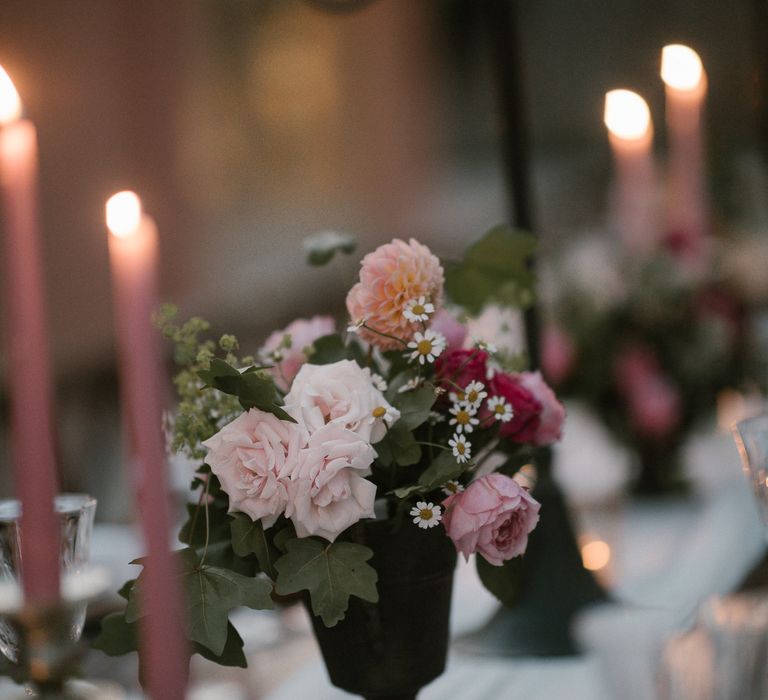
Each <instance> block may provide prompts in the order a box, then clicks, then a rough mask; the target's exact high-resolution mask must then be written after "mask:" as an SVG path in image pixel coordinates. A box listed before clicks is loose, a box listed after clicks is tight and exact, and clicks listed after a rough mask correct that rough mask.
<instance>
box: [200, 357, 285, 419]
mask: <svg viewBox="0 0 768 700" xmlns="http://www.w3.org/2000/svg"><path fill="white" fill-rule="evenodd" d="M258 370H259V368H258V367H249V368H248V369H247V370H246V371H245V372H239V371H238V370H237V369H235V368H234V367H232V365H230V364H229V363H227V362H225V361H224V360H220V359H218V358H214V359H213V360H211V362H210V363H209V365H208V369H202V370H199V371H198V372H197V376H198V377H200V379H202V380H203V382H205V385H206V386H209V387H211V388H212V389H218V390H219V391H221V392H223V393H225V394H230V395H232V396H236V397H237V398H238V400H239V401H240V405H241V407H242V409H243V410H244V411H248V410H250V409H251V408H258V409H259V410H261V411H265V412H267V413H272V414H274V415H275V416H277V417H278V418H279V419H280V420H286V421H290V422H291V423H295V422H296V421H295V419H293V418H291V416H289V415H288V414H287V413H286V412H285V410H284V409H283V408H281V405H282V400H281V399H280V397H279V396H278V395H277V392H276V389H275V383H274V381H273V380H272V378H271V377H269V376H267V375H265V374H262V373H261V372H259V371H258Z"/></svg>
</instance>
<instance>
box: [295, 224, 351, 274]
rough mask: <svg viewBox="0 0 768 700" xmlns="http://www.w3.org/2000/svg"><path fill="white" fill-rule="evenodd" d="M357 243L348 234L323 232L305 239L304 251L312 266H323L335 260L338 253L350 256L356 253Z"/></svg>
mask: <svg viewBox="0 0 768 700" xmlns="http://www.w3.org/2000/svg"><path fill="white" fill-rule="evenodd" d="M356 247H357V241H356V240H355V237H354V236H352V235H350V234H348V233H340V232H338V231H321V232H320V233H315V234H312V235H311V236H307V237H306V238H305V239H304V251H305V253H306V255H307V262H308V263H309V264H310V265H314V266H321V265H325V264H326V263H329V262H330V261H331V260H333V258H334V256H335V255H336V253H338V252H341V253H346V254H347V255H349V254H350V253H353V252H354V251H355V248H356Z"/></svg>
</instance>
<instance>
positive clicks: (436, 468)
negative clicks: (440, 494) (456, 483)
mask: <svg viewBox="0 0 768 700" xmlns="http://www.w3.org/2000/svg"><path fill="white" fill-rule="evenodd" d="M467 467H468V465H467V464H459V463H458V462H457V461H456V457H454V456H453V453H452V452H451V451H450V450H443V451H442V452H441V453H440V454H439V455H438V456H437V457H436V458H435V459H433V460H432V464H430V465H429V466H428V467H427V468H426V469H425V470H424V471H423V472H422V473H421V476H420V477H419V485H421V486H422V487H424V489H425V491H432V490H433V489H437V488H440V487H441V486H442V485H443V484H444V483H445V482H446V481H450V480H451V479H457V478H458V477H459V476H461V475H462V474H463V473H464V472H465V471H466V470H467Z"/></svg>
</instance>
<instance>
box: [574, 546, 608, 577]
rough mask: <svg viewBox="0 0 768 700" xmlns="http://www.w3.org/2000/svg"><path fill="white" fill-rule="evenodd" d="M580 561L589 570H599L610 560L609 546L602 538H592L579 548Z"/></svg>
mask: <svg viewBox="0 0 768 700" xmlns="http://www.w3.org/2000/svg"><path fill="white" fill-rule="evenodd" d="M581 561H582V563H583V564H584V568H585V569H588V570H589V571H600V569H604V568H605V567H606V566H608V562H609V561H611V548H610V547H609V546H608V544H607V543H606V542H603V541H602V540H592V541H591V542H587V543H586V544H585V545H584V546H583V547H582V548H581Z"/></svg>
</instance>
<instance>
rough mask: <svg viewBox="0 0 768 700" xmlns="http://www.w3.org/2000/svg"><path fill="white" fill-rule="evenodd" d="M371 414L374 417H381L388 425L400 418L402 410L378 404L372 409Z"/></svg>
mask: <svg viewBox="0 0 768 700" xmlns="http://www.w3.org/2000/svg"><path fill="white" fill-rule="evenodd" d="M371 415H372V416H373V417H374V418H381V419H382V420H383V421H384V422H385V423H386V424H387V425H392V423H394V422H395V421H396V420H397V419H398V418H400V411H398V410H397V409H396V408H392V406H389V405H387V406H376V408H374V409H373V411H371Z"/></svg>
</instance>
